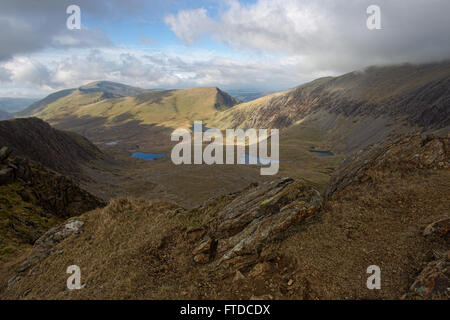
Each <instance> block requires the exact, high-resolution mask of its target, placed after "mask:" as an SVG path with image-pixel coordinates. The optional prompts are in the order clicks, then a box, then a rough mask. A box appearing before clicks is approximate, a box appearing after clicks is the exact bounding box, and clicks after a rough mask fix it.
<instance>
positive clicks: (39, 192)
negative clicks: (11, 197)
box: [0, 147, 104, 218]
mask: <svg viewBox="0 0 450 320" xmlns="http://www.w3.org/2000/svg"><path fill="white" fill-rule="evenodd" d="M10 153H11V152H10V149H9V148H7V147H4V148H2V149H1V151H0V158H2V156H1V155H2V154H3V155H6V154H10ZM3 158H4V159H3V160H2V161H1V162H0V186H1V185H8V184H11V183H15V182H17V183H19V184H21V185H24V186H26V187H27V189H30V190H29V193H30V194H31V195H29V196H27V195H25V193H24V194H23V195H22V198H25V199H24V200H25V201H28V200H30V199H31V198H33V199H34V201H35V202H36V203H37V204H38V205H39V206H41V207H42V208H44V209H45V210H46V211H48V212H51V213H52V214H54V215H57V216H59V217H65V218H67V217H72V216H75V215H79V214H81V213H84V212H86V211H89V210H92V209H94V208H96V207H98V206H101V205H102V204H103V203H104V202H103V201H102V200H100V199H98V198H97V197H95V196H93V195H91V194H90V193H88V192H87V191H84V190H83V189H81V188H80V187H78V186H77V185H76V184H75V183H74V182H73V181H72V180H70V179H68V178H66V177H65V176H63V175H60V174H58V173H56V172H52V171H51V170H49V169H46V168H45V167H43V166H42V165H40V164H37V163H35V162H33V161H30V160H28V159H24V158H16V157H14V158H9V159H8V158H5V157H3Z"/></svg>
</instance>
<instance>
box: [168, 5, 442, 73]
mask: <svg viewBox="0 0 450 320" xmlns="http://www.w3.org/2000/svg"><path fill="white" fill-rule="evenodd" d="M376 2H377V4H378V5H379V6H380V7H381V13H382V28H383V29H382V30H376V31H370V30H368V29H367V27H366V19H367V17H368V15H367V13H366V9H367V7H368V6H369V5H370V4H373V1H369V0H347V1H335V0H315V1H311V0H279V1H273V0H258V1H256V2H255V3H251V4H245V5H244V4H240V3H239V2H238V1H236V0H229V1H228V2H227V3H228V6H226V8H225V9H223V10H222V11H221V12H219V14H218V15H217V17H216V18H214V19H213V18H211V17H210V16H208V14H207V13H206V11H205V10H203V9H200V11H199V9H196V10H191V11H182V12H180V13H179V14H178V15H171V16H169V17H167V18H166V23H167V24H168V25H169V26H170V28H171V29H172V30H173V31H174V33H175V34H176V35H177V37H178V38H180V40H182V41H183V42H184V43H187V44H192V43H193V42H194V41H195V40H198V39H200V38H201V37H202V36H205V35H208V36H210V37H211V38H212V39H215V40H216V41H219V42H222V43H224V44H227V45H228V46H230V47H232V48H235V49H244V50H248V51H250V52H255V53H260V52H261V51H265V52H271V53H277V54H285V55H288V56H292V57H295V59H296V60H298V61H303V62H302V64H301V65H299V66H300V67H301V68H304V70H306V69H311V70H314V71H315V72H316V73H320V72H324V71H332V72H335V73H336V72H347V71H352V70H354V69H358V68H361V67H365V66H368V65H373V64H384V63H399V62H425V61H432V60H437V59H444V58H450V41H448V40H449V38H448V32H449V30H450V19H448V12H450V1H448V0H396V1H389V0H378V1H376Z"/></svg>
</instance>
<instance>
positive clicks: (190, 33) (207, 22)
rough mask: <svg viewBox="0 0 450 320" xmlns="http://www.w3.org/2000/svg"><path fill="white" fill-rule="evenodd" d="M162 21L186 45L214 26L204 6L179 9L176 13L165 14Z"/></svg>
mask: <svg viewBox="0 0 450 320" xmlns="http://www.w3.org/2000/svg"><path fill="white" fill-rule="evenodd" d="M164 21H165V22H166V24H167V25H169V26H170V29H171V30H172V31H173V32H174V33H175V35H176V36H177V37H178V38H180V39H181V40H182V41H183V42H184V43H185V44H188V45H189V44H193V43H194V42H195V41H196V40H198V38H199V37H200V36H201V35H202V34H204V33H205V30H214V29H215V28H216V24H215V23H214V22H213V20H212V19H211V18H209V17H208V15H207V11H206V10H205V9H204V8H200V9H195V10H181V11H179V12H178V14H177V15H172V14H171V15H168V16H166V17H165V19H164Z"/></svg>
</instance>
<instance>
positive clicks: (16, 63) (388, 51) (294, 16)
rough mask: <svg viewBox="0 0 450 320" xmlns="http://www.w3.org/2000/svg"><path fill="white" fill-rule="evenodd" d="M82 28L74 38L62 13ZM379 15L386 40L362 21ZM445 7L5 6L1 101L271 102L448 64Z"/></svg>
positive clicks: (333, 3)
mask: <svg viewBox="0 0 450 320" xmlns="http://www.w3.org/2000/svg"><path fill="white" fill-rule="evenodd" d="M72 4H75V5H78V6H79V7H80V8H81V29H80V30H69V29H68V28H67V27H66V20H67V18H68V17H69V15H68V14H67V13H66V9H67V7H68V6H69V5H72ZM372 4H375V5H378V6H379V7H380V9H381V27H382V29H381V30H369V29H368V28H367V26H366V20H367V18H368V17H369V14H367V12H366V10H367V7H368V6H369V5H372ZM449 13H450V1H448V0H370V1H366V0H241V1H238V0H201V1H200V0H197V1H188V0H162V1H160V0H153V1H149V0H147V1H144V0H126V1H123V0H109V1H107V0H95V1H92V0H68V1H66V0H39V1H37V0H1V1H0V97H1V96H13V97H42V96H45V95H47V94H48V93H51V92H54V91H56V90H60V89H63V88H71V87H78V86H81V85H83V84H86V83H88V82H91V81H96V80H110V81H117V82H122V83H126V84H130V85H136V86H140V87H144V88H186V87H194V86H218V87H220V88H222V89H225V90H235V89H250V90H260V91H276V90H282V89H286V88H290V87H293V86H296V85H299V84H301V83H304V82H306V81H309V80H313V79H315V78H317V77H321V76H326V75H339V74H342V73H346V72H350V71H353V70H358V69H362V68H364V67H366V66H369V65H376V64H392V63H402V62H413V63H416V62H429V61H436V60H442V59H448V58H450V19H449V17H448V15H449Z"/></svg>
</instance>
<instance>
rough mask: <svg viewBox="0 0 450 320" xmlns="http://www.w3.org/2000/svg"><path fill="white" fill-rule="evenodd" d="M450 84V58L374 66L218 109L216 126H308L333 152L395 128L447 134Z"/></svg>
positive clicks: (380, 136) (372, 140)
mask: <svg viewBox="0 0 450 320" xmlns="http://www.w3.org/2000/svg"><path fill="white" fill-rule="evenodd" d="M449 87H450V62H449V61H445V62H442V63H433V64H423V65H398V66H386V67H370V68H367V69H365V70H364V71H355V72H351V73H348V74H345V75H342V76H339V77H326V78H320V79H317V80H314V81H312V82H309V83H306V84H304V85H301V86H298V87H296V88H293V89H290V90H287V91H284V92H280V93H275V94H271V95H268V96H265V97H262V98H260V99H256V100H254V101H249V102H247V103H243V104H240V105H237V106H235V107H234V108H232V109H230V110H227V111H226V112H224V113H221V114H219V115H218V117H217V120H216V121H215V125H216V126H218V127H221V128H223V129H225V128H230V127H233V128H277V129H284V128H288V127H291V126H294V127H296V128H297V129H296V130H295V131H298V129H302V130H301V131H303V130H306V131H307V132H308V135H306V137H308V136H309V134H314V135H316V134H317V131H319V132H320V135H321V136H322V137H323V140H328V141H329V142H330V144H332V145H333V151H336V152H339V153H340V152H345V153H347V152H351V151H354V150H358V149H361V148H363V147H365V146H367V145H369V144H373V143H377V142H380V141H383V140H385V139H386V137H388V136H389V135H390V134H392V133H395V132H397V130H399V131H398V132H399V133H403V132H405V131H404V130H403V127H408V128H409V127H420V128H423V129H424V131H426V132H433V131H436V132H442V134H444V135H445V134H446V133H447V132H449V130H450V108H449V107H448V101H449V98H450V89H449ZM222 124H224V126H222ZM311 127H312V128H313V130H311ZM299 134H300V136H299V138H302V137H303V136H302V134H301V133H299Z"/></svg>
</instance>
